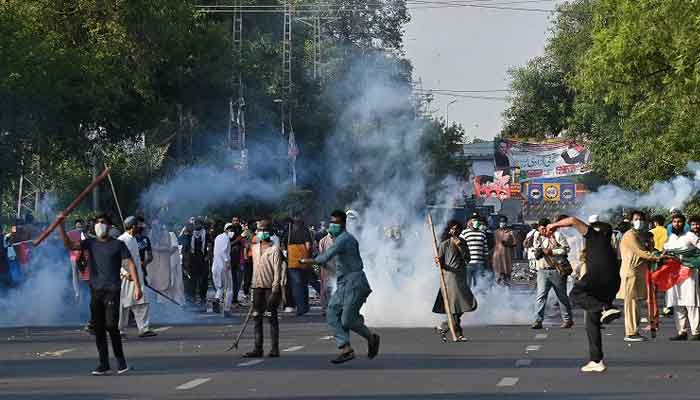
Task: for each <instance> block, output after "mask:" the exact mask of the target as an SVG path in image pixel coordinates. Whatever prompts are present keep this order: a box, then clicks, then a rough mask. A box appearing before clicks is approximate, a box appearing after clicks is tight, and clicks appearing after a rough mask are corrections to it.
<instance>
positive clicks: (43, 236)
mask: <svg viewBox="0 0 700 400" xmlns="http://www.w3.org/2000/svg"><path fill="white" fill-rule="evenodd" d="M107 174H109V168H105V170H104V171H102V173H101V174H100V175H99V176H98V177H97V178H95V180H94V181H92V183H90V184H89V185H88V186H87V187H86V188H85V190H83V191H82V192H81V193H80V194H79V195H78V197H76V198H75V200H73V202H72V203H70V204H69V205H68V207H66V209H65V210H63V211H62V212H61V213H60V214H59V215H58V217H56V219H55V220H54V221H53V222H52V223H51V225H49V227H48V228H46V229H45V230H44V231H43V232H42V233H41V235H39V237H38V238H36V239H34V241H33V242H32V243H33V244H34V246H38V245H40V244H41V242H43V241H44V240H45V239H46V238H47V237H49V235H50V234H51V232H53V231H54V229H56V227H57V226H58V224H62V223H63V221H64V220H65V218H66V217H68V215H70V213H71V212H72V211H73V210H74V209H75V208H76V207H78V205H79V204H80V202H81V201H83V199H84V198H85V197H87V196H88V195H89V194H90V192H92V190H93V189H94V188H95V187H96V186H97V185H99V184H100V182H102V181H103V180H104V179H105V178H106V177H107Z"/></svg>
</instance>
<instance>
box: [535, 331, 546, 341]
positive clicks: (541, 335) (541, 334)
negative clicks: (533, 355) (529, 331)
mask: <svg viewBox="0 0 700 400" xmlns="http://www.w3.org/2000/svg"><path fill="white" fill-rule="evenodd" d="M535 339H537V340H544V339H547V334H546V333H538V334H537V335H535Z"/></svg>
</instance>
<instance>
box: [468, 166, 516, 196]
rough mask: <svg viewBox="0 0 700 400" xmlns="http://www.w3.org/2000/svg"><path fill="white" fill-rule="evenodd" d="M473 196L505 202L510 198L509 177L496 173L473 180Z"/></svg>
mask: <svg viewBox="0 0 700 400" xmlns="http://www.w3.org/2000/svg"><path fill="white" fill-rule="evenodd" d="M474 194H475V195H476V197H477V198H480V199H488V198H491V197H493V198H497V199H499V200H505V199H509V198H510V176H509V175H504V174H503V171H496V173H495V174H494V176H493V177H492V178H491V177H488V176H477V177H475V178H474Z"/></svg>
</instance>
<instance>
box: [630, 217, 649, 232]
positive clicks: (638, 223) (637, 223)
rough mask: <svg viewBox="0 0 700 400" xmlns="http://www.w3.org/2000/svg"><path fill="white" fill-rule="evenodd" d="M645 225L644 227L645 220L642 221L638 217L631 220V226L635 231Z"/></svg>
mask: <svg viewBox="0 0 700 400" xmlns="http://www.w3.org/2000/svg"><path fill="white" fill-rule="evenodd" d="M645 227H646V222H644V221H642V220H639V219H638V220H636V221H632V228H634V230H635V231H641V230H642V229H644V228H645Z"/></svg>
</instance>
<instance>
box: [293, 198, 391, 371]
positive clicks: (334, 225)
mask: <svg viewBox="0 0 700 400" xmlns="http://www.w3.org/2000/svg"><path fill="white" fill-rule="evenodd" d="M346 223H347V216H346V214H345V213H344V212H343V211H340V210H335V211H333V213H332V214H331V220H330V225H329V226H328V232H329V233H330V234H331V235H333V237H334V238H335V243H334V244H333V245H332V246H331V247H330V248H329V249H328V250H327V251H326V252H324V253H322V254H320V255H319V256H318V257H316V258H315V259H311V258H303V259H301V260H300V262H301V263H302V264H314V263H315V264H318V265H322V266H323V265H326V263H327V262H328V261H329V260H330V259H332V258H334V257H335V267H336V274H337V283H336V285H337V286H336V290H335V293H333V296H332V297H331V300H330V302H329V303H328V311H327V315H326V319H327V322H328V325H330V326H331V328H333V330H334V331H335V341H336V344H337V345H338V348H339V349H340V354H339V355H338V357H336V358H335V359H333V360H331V362H332V363H333V364H341V363H344V362H347V361H350V360H352V359H354V358H355V351H354V350H353V348H352V346H350V331H351V330H352V331H353V332H355V333H357V334H358V335H360V336H362V337H363V338H365V339H367V347H368V352H367V353H368V354H367V355H368V357H369V358H370V359H373V358H374V357H376V356H377V354H378V353H379V335H377V334H376V333H372V332H371V331H370V330H369V328H367V326H366V325H365V320H364V318H363V317H362V315H361V314H360V309H361V308H362V305H363V304H364V303H365V301H367V297H368V296H369V294H370V293H372V289H371V288H370V286H369V282H367V276H366V275H365V272H364V271H363V268H364V266H363V264H362V257H361V256H360V246H359V244H358V243H357V239H355V237H354V236H353V235H351V234H350V233H349V232H347V231H346V229H345V227H346Z"/></svg>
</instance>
